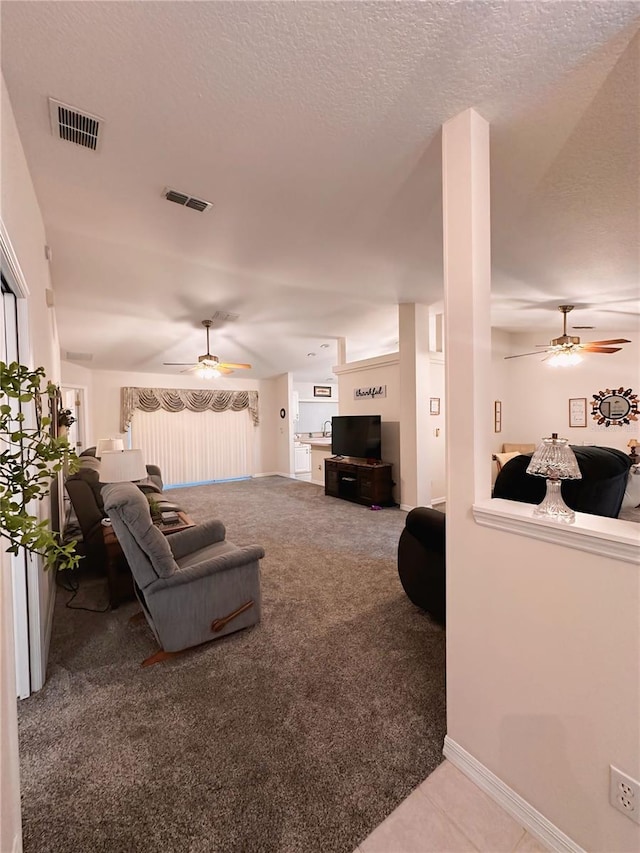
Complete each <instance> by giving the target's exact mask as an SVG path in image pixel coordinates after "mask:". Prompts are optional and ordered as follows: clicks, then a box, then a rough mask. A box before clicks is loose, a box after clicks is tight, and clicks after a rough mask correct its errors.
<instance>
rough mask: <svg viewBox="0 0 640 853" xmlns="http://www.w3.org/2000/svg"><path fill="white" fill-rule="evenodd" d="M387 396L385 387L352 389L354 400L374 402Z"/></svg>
mask: <svg viewBox="0 0 640 853" xmlns="http://www.w3.org/2000/svg"><path fill="white" fill-rule="evenodd" d="M386 396H387V386H386V385H369V386H368V387H367V388H354V389H353V399H354V400H374V399H376V398H377V397H386Z"/></svg>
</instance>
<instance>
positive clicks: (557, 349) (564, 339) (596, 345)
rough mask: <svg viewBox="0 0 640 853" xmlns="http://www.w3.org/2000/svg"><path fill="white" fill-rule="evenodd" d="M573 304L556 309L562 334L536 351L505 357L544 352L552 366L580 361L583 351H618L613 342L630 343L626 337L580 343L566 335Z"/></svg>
mask: <svg viewBox="0 0 640 853" xmlns="http://www.w3.org/2000/svg"><path fill="white" fill-rule="evenodd" d="M573 308H574V306H573V305H559V306H558V311H562V315H563V326H562V335H560V337H559V338H553V339H552V340H551V342H550V343H549V345H548V346H547V345H546V344H538V346H540V347H543V349H542V350H538V351H537V352H521V353H519V354H518V355H506V356H505V359H507V358H522V357H523V356H525V355H542V354H543V353H545V352H546V355H545V357H544V358H543V359H542V360H543V361H548V362H549V364H551V365H552V366H554V367H561V366H570V365H572V364H578V362H580V361H582V353H583V352H604V353H613V352H619V351H620V349H621V347H618V346H613V344H630V343H631V341H628V340H627V339H626V338H613V339H612V340H610V341H587V342H586V343H584V344H581V343H580V338H578V337H574V336H572V335H567V314H568V313H569V311H573Z"/></svg>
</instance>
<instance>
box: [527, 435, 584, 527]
mask: <svg viewBox="0 0 640 853" xmlns="http://www.w3.org/2000/svg"><path fill="white" fill-rule="evenodd" d="M527 474H534V475H535V476H536V477H546V478H547V493H546V495H545V497H544V500H543V501H542V503H541V504H538V506H537V507H536V508H535V509H534V511H533V514H534V515H535V516H537V517H539V518H547V519H549V520H551V521H562V522H564V523H565V524H572V523H573V522H574V521H575V520H576V514H575V512H574V511H573V510H572V509H570V508H569V507H568V506H567V505H566V503H565V502H564V500H563V499H562V493H561V491H560V489H561V486H562V481H563V480H579V479H581V478H582V474H581V473H580V468H578V460H577V459H576V456H575V453H574V452H573V450H572V449H571V448H570V447H569V439H568V438H558V433H557V432H554V433H553V434H552V435H551V438H543V439H542V444H540V445H539V446H538V447H537V448H536V451H535V453H534V454H533V456H532V457H531V462H530V463H529V467H528V468H527Z"/></svg>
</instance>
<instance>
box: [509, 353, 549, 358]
mask: <svg viewBox="0 0 640 853" xmlns="http://www.w3.org/2000/svg"><path fill="white" fill-rule="evenodd" d="M525 355H542V352H521V353H518V355H505V359H507V358H522V357H523V356H525Z"/></svg>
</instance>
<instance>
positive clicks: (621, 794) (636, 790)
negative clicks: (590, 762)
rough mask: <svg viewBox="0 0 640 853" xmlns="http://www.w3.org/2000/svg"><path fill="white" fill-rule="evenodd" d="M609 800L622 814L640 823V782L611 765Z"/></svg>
mask: <svg viewBox="0 0 640 853" xmlns="http://www.w3.org/2000/svg"><path fill="white" fill-rule="evenodd" d="M609 802H610V803H611V805H612V806H613V807H614V808H616V809H618V811H619V812H622V814H626V816H627V817H629V818H631V820H634V821H635V822H636V823H640V782H638V781H637V780H636V779H632V778H631V776H627V774H626V773H623V772H622V770H618V768H617V767H614V766H613V764H610V765H609Z"/></svg>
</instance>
